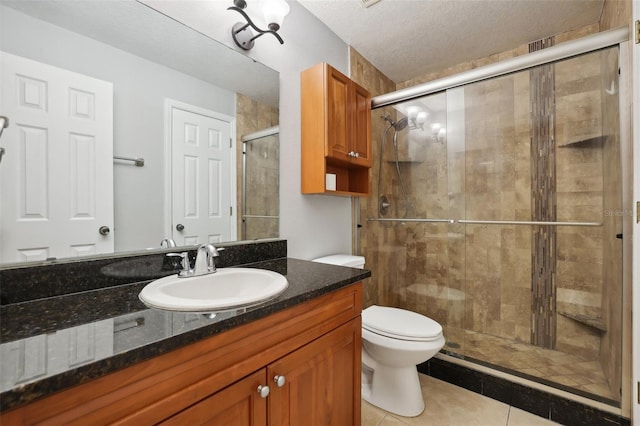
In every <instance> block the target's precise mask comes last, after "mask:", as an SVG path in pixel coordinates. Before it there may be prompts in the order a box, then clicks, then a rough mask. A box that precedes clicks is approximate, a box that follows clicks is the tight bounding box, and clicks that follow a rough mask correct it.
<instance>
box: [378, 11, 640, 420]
mask: <svg viewBox="0 0 640 426" xmlns="http://www.w3.org/2000/svg"><path fill="white" fill-rule="evenodd" d="M634 14H635V15H640V10H637V9H636V10H635V11H634ZM629 45H630V43H629V28H628V27H622V28H618V29H615V30H609V31H604V32H600V33H597V34H594V35H591V36H587V37H584V38H581V39H577V40H573V41H568V42H565V43H562V44H559V45H556V46H552V47H549V48H547V49H543V50H540V51H537V52H533V53H529V54H526V55H522V56H519V57H515V58H511V59H507V60H505V61H501V62H498V63H494V64H490V65H487V66H484V67H480V68H476V69H473V70H469V71H466V72H462V73H460V74H456V75H453V76H449V77H445V78H441V79H437V80H434V81H431V82H427V83H424V84H420V85H417V86H413V87H409V88H405V89H401V90H398V91H395V92H391V93H388V94H384V95H380V96H376V97H374V98H372V110H373V109H377V108H381V107H384V106H390V105H394V104H397V103H400V102H404V101H409V100H412V99H416V98H420V97H423V96H426V95H430V94H435V93H439V92H444V91H446V90H447V89H452V88H456V87H460V86H464V85H467V84H470V83H475V82H479V81H484V80H488V79H491V78H495V77H499V76H504V75H508V74H512V73H515V72H519V71H525V70H528V69H531V68H533V67H536V66H539V65H544V64H549V63H553V62H557V61H560V60H563V59H569V58H572V57H576V56H580V55H583V54H587V53H591V52H595V51H598V50H601V49H605V48H610V47H618V49H619V67H620V68H621V75H620V85H621V89H622V88H623V87H625V86H626V87H627V88H629V90H626V91H625V95H623V96H620V99H619V105H620V126H621V133H620V142H621V150H622V152H621V156H622V158H621V163H622V164H621V166H622V176H623V188H622V194H623V200H622V202H623V209H624V211H625V212H628V211H633V212H635V216H634V217H637V215H639V214H640V213H639V212H638V211H637V210H636V208H637V206H635V205H633V203H632V200H633V199H634V198H633V197H634V196H635V199H640V186H639V185H635V186H634V185H633V184H632V183H630V182H628V180H630V181H631V182H636V181H639V180H640V179H638V174H640V155H638V152H635V153H634V152H632V137H633V136H634V134H633V133H630V132H632V131H633V132H635V141H636V146H640V124H639V123H634V122H633V121H632V120H631V117H632V116H631V107H632V103H631V96H630V95H628V93H629V92H630V88H631V80H632V75H639V71H640V58H638V56H640V54H639V53H638V52H639V51H640V48H639V47H638V45H637V44H636V45H635V46H634V49H635V51H634V53H635V54H634V55H633V61H634V62H633V68H632V66H631V62H630V61H631V58H630V53H631V48H630V46H629ZM632 69H633V70H635V74H632V75H627V74H628V73H631V71H632ZM639 86H640V84H638V83H637V82H636V84H634V92H635V94H634V95H633V96H634V98H635V101H636V105H640V89H639ZM622 91H623V90H621V92H622ZM634 165H635V169H634ZM634 170H636V171H635V172H634ZM634 173H635V174H634ZM629 219H630V218H629ZM369 220H373V221H398V222H407V219H402V218H397V219H395V218H370V219H369ZM412 221H414V222H434V221H437V222H441V221H442V222H445V221H446V222H452V221H451V220H450V219H442V220H434V219H417V218H416V219H413V220H412ZM459 222H460V223H462V222H466V221H465V220H460V221H459ZM634 222H635V221H634ZM514 224H515V223H514ZM518 224H520V223H518ZM522 224H527V223H522ZM529 224H530V223H529ZM557 224H561V223H557ZM562 225H572V226H597V225H599V224H596V223H562ZM623 226H624V228H623V229H624V233H625V234H627V235H631V234H633V235H634V237H635V238H634V239H633V245H632V244H631V243H632V242H631V241H629V240H630V239H625V240H624V241H623V256H624V259H623V279H622V281H623V283H622V292H623V298H624V300H631V298H632V297H631V296H633V301H632V302H631V301H629V302H627V303H623V312H622V324H623V338H622V342H621V344H622V353H623V359H622V360H621V362H622V366H621V367H622V374H621V375H622V395H621V401H620V408H619V409H618V408H615V407H613V406H609V407H607V408H608V411H612V412H615V413H617V414H620V415H622V416H625V417H631V414H632V411H633V412H634V414H635V415H634V418H640V414H638V412H639V411H640V408H638V406H639V405H640V399H638V400H637V401H638V403H636V398H640V395H638V394H639V393H640V365H635V364H634V363H633V362H632V360H633V359H637V358H638V357H639V356H640V333H639V332H638V330H639V329H640V319H638V317H634V318H632V306H633V307H634V308H636V312H640V295H638V294H633V293H632V291H631V290H632V277H639V276H640V261H638V260H637V259H635V258H632V253H634V251H633V249H634V248H635V249H636V251H635V252H636V253H637V252H640V249H639V246H640V225H638V224H633V229H630V228H631V226H632V225H631V220H624V221H623ZM636 257H637V256H636ZM632 323H633V324H632ZM629 325H631V327H630V326H629ZM633 325H635V327H633ZM632 333H633V334H634V337H635V339H632ZM627 354H628V355H627ZM446 358H447V359H448V360H449V359H451V360H452V361H453V362H459V363H462V364H463V365H465V366H467V367H469V366H473V367H477V365H476V364H475V363H472V362H469V361H465V360H459V359H457V358H453V357H446ZM636 382H637V383H638V389H636V386H635V384H636ZM562 393H564V392H562ZM566 396H568V397H570V398H573V397H575V395H573V394H571V393H567V395H566ZM596 405H597V404H596ZM601 408H603V407H601Z"/></svg>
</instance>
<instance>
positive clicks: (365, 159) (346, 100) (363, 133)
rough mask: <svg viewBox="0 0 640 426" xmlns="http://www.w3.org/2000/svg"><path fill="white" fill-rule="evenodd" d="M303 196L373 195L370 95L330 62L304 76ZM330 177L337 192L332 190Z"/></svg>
mask: <svg viewBox="0 0 640 426" xmlns="http://www.w3.org/2000/svg"><path fill="white" fill-rule="evenodd" d="M301 115H302V132H301V133H302V193H303V194H334V195H362V196H366V195H368V193H369V175H370V170H369V169H370V168H371V163H372V158H371V155H372V152H371V95H370V94H369V92H368V91H367V90H366V89H364V88H363V87H361V86H359V85H358V84H356V83H355V82H353V81H351V80H350V79H349V78H348V77H347V76H345V75H344V74H342V73H340V72H339V71H337V70H336V69H334V68H333V67H331V65H328V64H326V63H320V64H317V65H315V66H313V67H311V68H309V69H307V70H305V71H303V72H302V74H301ZM327 173H331V174H335V175H336V190H335V191H331V190H327V189H326V186H325V177H326V174H327Z"/></svg>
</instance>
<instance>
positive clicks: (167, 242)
mask: <svg viewBox="0 0 640 426" xmlns="http://www.w3.org/2000/svg"><path fill="white" fill-rule="evenodd" d="M160 247H162V248H165V247H177V245H176V242H175V241H174V240H173V238H169V237H164V238H163V239H162V241H160Z"/></svg>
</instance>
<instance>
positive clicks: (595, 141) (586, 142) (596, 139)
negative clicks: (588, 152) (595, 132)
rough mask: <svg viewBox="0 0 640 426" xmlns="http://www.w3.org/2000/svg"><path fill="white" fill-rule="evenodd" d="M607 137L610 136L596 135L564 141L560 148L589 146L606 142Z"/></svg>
mask: <svg viewBox="0 0 640 426" xmlns="http://www.w3.org/2000/svg"><path fill="white" fill-rule="evenodd" d="M607 138H608V136H606V135H602V136H595V137H593V138H588V139H582V140H578V141H573V142H567V143H563V144H562V145H558V148H588V147H591V146H595V145H597V144H601V143H604V142H605V141H606V140H607Z"/></svg>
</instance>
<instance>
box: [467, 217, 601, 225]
mask: <svg viewBox="0 0 640 426" xmlns="http://www.w3.org/2000/svg"><path fill="white" fill-rule="evenodd" d="M457 222H458V223H466V224H470V225H542V226H602V222H553V221H549V222H545V221H536V220H531V221H529V220H467V219H459V220H458V221H457Z"/></svg>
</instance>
